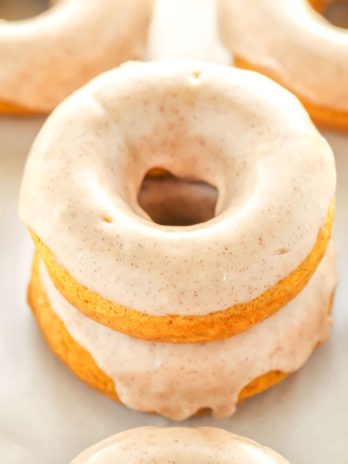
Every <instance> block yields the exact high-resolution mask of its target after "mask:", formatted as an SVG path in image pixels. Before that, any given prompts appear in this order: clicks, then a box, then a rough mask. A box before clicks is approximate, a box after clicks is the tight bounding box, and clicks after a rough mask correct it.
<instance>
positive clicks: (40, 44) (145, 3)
mask: <svg viewBox="0 0 348 464" xmlns="http://www.w3.org/2000/svg"><path fill="white" fill-rule="evenodd" d="M55 3H56V5H54V6H53V7H51V8H50V9H49V10H48V11H47V12H45V13H43V14H41V15H38V16H37V17H34V18H31V19H28V20H23V21H0V63H1V66H0V100H5V101H7V102H9V103H14V104H17V105H21V106H25V107H27V108H30V109H35V110H39V111H45V112H46V111H50V110H51V109H52V108H53V107H54V106H56V105H57V103H59V102H60V101H61V100H62V99H63V98H65V97H66V96H67V95H68V94H70V93H71V92H72V91H73V90H75V89H77V88H78V87H80V86H81V85H83V84H84V83H85V82H87V81H88V80H89V79H91V78H92V77H93V76H95V75H97V74H99V73H100V72H102V71H105V70H107V69H110V68H113V67H115V66H117V65H119V64H120V63H122V62H124V61H127V60H128V59H134V58H137V57H140V56H141V53H142V51H143V48H144V47H145V43H146V34H147V28H148V24H149V22H150V15H151V10H152V4H153V0H127V1H125V0H88V1H86V0H64V1H61V0H60V1H56V2H55Z"/></svg>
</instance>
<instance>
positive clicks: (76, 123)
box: [20, 61, 336, 315]
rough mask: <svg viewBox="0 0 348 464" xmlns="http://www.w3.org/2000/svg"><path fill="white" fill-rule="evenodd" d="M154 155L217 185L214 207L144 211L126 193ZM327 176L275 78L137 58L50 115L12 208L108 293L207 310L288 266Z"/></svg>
mask: <svg viewBox="0 0 348 464" xmlns="http://www.w3.org/2000/svg"><path fill="white" fill-rule="evenodd" d="M154 166H162V167H164V168H167V169H168V170H169V171H171V172H173V173H174V174H175V175H176V176H178V177H182V178H193V179H200V180H204V181H206V182H207V183H210V184H212V185H215V186H216V187H217V189H218V191H219V198H218V202H217V206H216V217H215V218H213V219H212V220H210V221H207V222H205V223H203V224H198V225H194V226H191V227H170V226H160V225H158V224H154V223H153V222H151V221H150V220H149V218H148V217H147V215H146V214H145V213H144V211H143V210H142V209H141V208H140V207H139V205H138V203H137V200H136V197H137V192H138V189H139V186H140V184H141V181H142V178H143V176H144V174H145V172H147V171H148V170H149V169H150V168H152V167H154ZM335 182H336V179H335V165H334V158H333V155H332V151H331V149H330V148H329V146H328V144H327V142H326V141H325V140H324V138H323V137H322V136H321V135H320V134H319V133H318V131H317V130H316V129H315V127H314V126H313V124H312V123H311V121H310V119H309V117H308V115H307V113H306V112H305V111H304V110H303V108H302V107H301V105H300V104H299V103H298V101H297V99H296V98H295V97H293V96H292V95H291V94H290V93H289V92H287V91H286V90H284V89H282V88H281V87H280V86H278V85H276V84H274V83H273V82H272V81H271V80H269V79H266V78H264V77H262V76H260V75H259V74H256V73H251V72H246V71H240V70H236V69H233V68H230V67H227V66H219V65H212V64H200V63H193V62H175V61H173V62H157V63H155V62H154V63H147V64H140V63H133V64H128V65H125V66H122V67H121V68H119V69H118V70H114V71H111V72H109V73H105V74H104V75H102V76H100V77H99V78H97V79H95V80H93V81H92V82H91V83H90V84H89V85H87V86H86V87H84V88H83V89H82V90H80V91H79V92H76V93H75V94H74V95H73V96H72V97H71V98H70V99H68V100H66V101H65V102H64V103H63V104H62V105H61V106H60V107H59V108H58V109H57V110H56V111H55V112H54V114H52V116H51V117H50V118H49V119H48V121H47V122H46V124H45V125H44V127H43V129H42V130H41V132H40V134H39V136H38V138H37V139H36V141H35V143H34V145H33V148H32V150H31V153H30V156H29V160H28V163H27V166H26V170H25V174H24V179H23V183H22V189H21V196H20V216H21V218H22V220H23V221H24V222H25V224H26V225H27V226H28V227H29V228H30V229H32V230H33V231H34V232H35V233H36V234H37V235H38V236H39V237H40V238H41V239H42V240H43V241H44V243H45V244H46V245H47V246H48V247H49V248H50V249H51V251H52V252H53V254H54V256H55V258H56V259H57V261H58V262H59V263H60V264H61V265H62V266H63V267H64V268H66V269H67V270H68V271H69V272H70V273H71V275H72V276H73V277H74V278H75V279H76V280H77V281H78V282H80V283H81V284H83V285H85V286H87V287H88V288H89V289H91V290H93V291H95V292H97V293H98V294H100V295H101V296H103V297H104V298H106V299H109V300H111V301H114V302H116V303H119V304H122V305H124V306H126V307H130V308H135V309H137V310H139V311H141V312H144V313H149V314H153V315H163V314H183V315H204V314H208V313H211V312H214V311H218V310H221V309H225V308H226V307H229V306H231V305H233V304H236V303H240V302H246V301H249V300H250V299H252V298H255V297H257V296H258V295H260V294H261V293H263V292H264V291H265V290H267V289H268V288H270V287H272V286H273V285H274V284H275V283H276V282H278V281H279V280H280V279H282V278H284V277H285V276H287V275H288V274H289V273H290V272H291V271H293V270H294V269H296V267H297V266H298V265H299V264H300V263H301V262H302V260H303V259H305V258H306V257H307V255H308V254H309V252H310V251H311V249H312V247H313V246H314V244H315V243H316V240H317V235H318V232H319V230H320V228H321V227H322V226H323V224H324V223H325V220H326V216H327V212H328V207H329V204H330V202H331V200H332V198H333V196H334V192H335ZM105 216H107V217H109V218H111V220H112V222H111V223H106V222H105V221H104V220H103V218H104V217H105Z"/></svg>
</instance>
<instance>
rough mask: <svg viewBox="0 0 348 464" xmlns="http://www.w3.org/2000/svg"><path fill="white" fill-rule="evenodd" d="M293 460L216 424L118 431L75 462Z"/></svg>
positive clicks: (242, 463)
mask: <svg viewBox="0 0 348 464" xmlns="http://www.w3.org/2000/svg"><path fill="white" fill-rule="evenodd" d="M196 461H197V462H204V463H205V464H216V463H217V462H218V463H219V464H231V463H233V462H236V463H237V462H238V464H264V463H266V462H267V464H289V462H288V461H287V460H286V459H284V458H283V457H281V456H280V455H279V454H278V453H276V452H275V451H273V450H271V449H270V448H267V447H265V446H262V445H260V444H258V443H256V442H255V441H253V440H250V439H248V438H245V437H241V436H239V435H235V434H232V433H230V432H227V431H226V430H223V429H218V428H215V427H199V428H188V427H167V428H160V427H139V428H136V429H131V430H127V431H125V432H121V433H118V434H117V435H114V436H113V437H110V438H108V439H106V440H103V441H101V442H100V443H98V444H96V445H94V446H92V447H91V448H89V449H87V450H86V451H84V452H83V453H82V454H80V455H79V456H77V458H75V459H74V460H73V461H72V463H71V464H92V463H93V464H110V463H112V462H122V463H124V464H134V463H140V462H141V463H142V464H169V463H170V464H186V463H188V462H196Z"/></svg>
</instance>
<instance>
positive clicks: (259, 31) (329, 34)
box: [219, 0, 348, 130]
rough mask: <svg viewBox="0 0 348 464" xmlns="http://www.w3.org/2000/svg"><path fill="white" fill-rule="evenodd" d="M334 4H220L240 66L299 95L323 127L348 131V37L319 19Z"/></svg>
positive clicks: (231, 0) (257, 0)
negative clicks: (323, 10)
mask: <svg viewBox="0 0 348 464" xmlns="http://www.w3.org/2000/svg"><path fill="white" fill-rule="evenodd" d="M330 3H331V0H277V1H274V0H243V1H240V0H219V24H220V33H221V37H222V40H223V42H224V45H225V46H226V47H227V49H228V50H229V51H230V53H231V55H233V57H234V61H235V65H236V66H238V67H241V68H246V69H251V70H255V71H259V72H261V73H263V74H265V75H267V76H268V77H271V78H272V79H274V80H275V81H277V82H278V83H280V84H282V85H283V86H285V87H286V88H288V89H289V90H291V91H292V92H294V93H295V94H296V95H297V96H298V97H299V98H300V100H301V101H302V103H303V104H304V105H305V107H306V109H307V110H308V112H309V113H310V115H311V116H312V118H313V120H314V121H315V122H316V123H317V124H318V125H320V126H322V127H329V128H334V129H341V130H348V92H347V87H348V32H347V31H346V30H344V29H341V28H339V27H337V26H334V25H333V24H331V23H330V22H329V21H327V20H326V19H325V18H324V17H323V16H322V15H320V14H319V12H318V11H321V10H322V9H323V8H325V7H326V6H328V5H329V4H330ZM316 10H318V11H316Z"/></svg>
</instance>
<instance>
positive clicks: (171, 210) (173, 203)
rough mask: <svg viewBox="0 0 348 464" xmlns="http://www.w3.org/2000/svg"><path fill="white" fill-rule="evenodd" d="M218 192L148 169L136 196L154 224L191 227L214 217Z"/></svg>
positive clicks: (169, 174)
mask: <svg viewBox="0 0 348 464" xmlns="http://www.w3.org/2000/svg"><path fill="white" fill-rule="evenodd" d="M217 198H218V191H217V189H216V188H215V187H213V186H212V185H210V184H208V183H206V182H203V181H191V180H187V179H181V178H179V177H176V176H174V175H173V174H171V173H169V172H168V171H166V170H164V169H162V168H155V169H151V170H150V171H149V172H148V173H147V174H146V175H145V177H144V180H143V182H142V184H141V187H140V189H139V192H138V204H139V205H140V207H141V208H142V209H143V210H144V211H145V212H146V213H147V214H148V215H149V216H150V218H151V219H152V221H153V222H155V223H157V224H160V225H164V226H192V225H195V224H201V223H203V222H206V221H209V219H212V218H213V217H215V208H216V202H217Z"/></svg>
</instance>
